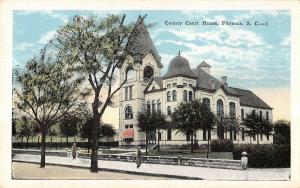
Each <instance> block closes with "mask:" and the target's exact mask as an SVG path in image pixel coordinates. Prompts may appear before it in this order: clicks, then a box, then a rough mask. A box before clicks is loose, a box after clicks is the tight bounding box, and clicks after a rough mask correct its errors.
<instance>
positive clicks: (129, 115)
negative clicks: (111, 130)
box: [125, 106, 133, 119]
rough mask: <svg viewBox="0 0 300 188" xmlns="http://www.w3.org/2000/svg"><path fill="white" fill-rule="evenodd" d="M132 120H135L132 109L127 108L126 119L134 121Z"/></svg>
mask: <svg viewBox="0 0 300 188" xmlns="http://www.w3.org/2000/svg"><path fill="white" fill-rule="evenodd" d="M132 118H133V114H132V107H131V106H127V107H126V109H125V119H132Z"/></svg>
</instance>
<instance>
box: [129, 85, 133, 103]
mask: <svg viewBox="0 0 300 188" xmlns="http://www.w3.org/2000/svg"><path fill="white" fill-rule="evenodd" d="M131 99H132V86H129V100H131Z"/></svg>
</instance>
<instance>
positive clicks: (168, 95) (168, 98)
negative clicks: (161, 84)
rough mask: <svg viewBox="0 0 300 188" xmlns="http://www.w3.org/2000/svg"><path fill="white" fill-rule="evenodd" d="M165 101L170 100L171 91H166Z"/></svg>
mask: <svg viewBox="0 0 300 188" xmlns="http://www.w3.org/2000/svg"><path fill="white" fill-rule="evenodd" d="M167 101H168V102H170V101H171V91H168V92H167Z"/></svg>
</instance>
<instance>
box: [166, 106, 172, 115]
mask: <svg viewBox="0 0 300 188" xmlns="http://www.w3.org/2000/svg"><path fill="white" fill-rule="evenodd" d="M171 113H172V112H171V106H168V107H167V114H168V115H171Z"/></svg>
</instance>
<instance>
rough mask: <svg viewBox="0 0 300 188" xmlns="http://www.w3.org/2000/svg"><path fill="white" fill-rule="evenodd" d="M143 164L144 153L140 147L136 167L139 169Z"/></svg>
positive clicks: (137, 152)
mask: <svg viewBox="0 0 300 188" xmlns="http://www.w3.org/2000/svg"><path fill="white" fill-rule="evenodd" d="M141 164H142V152H141V150H140V147H138V148H137V151H136V167H137V168H139V167H140V166H141Z"/></svg>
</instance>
